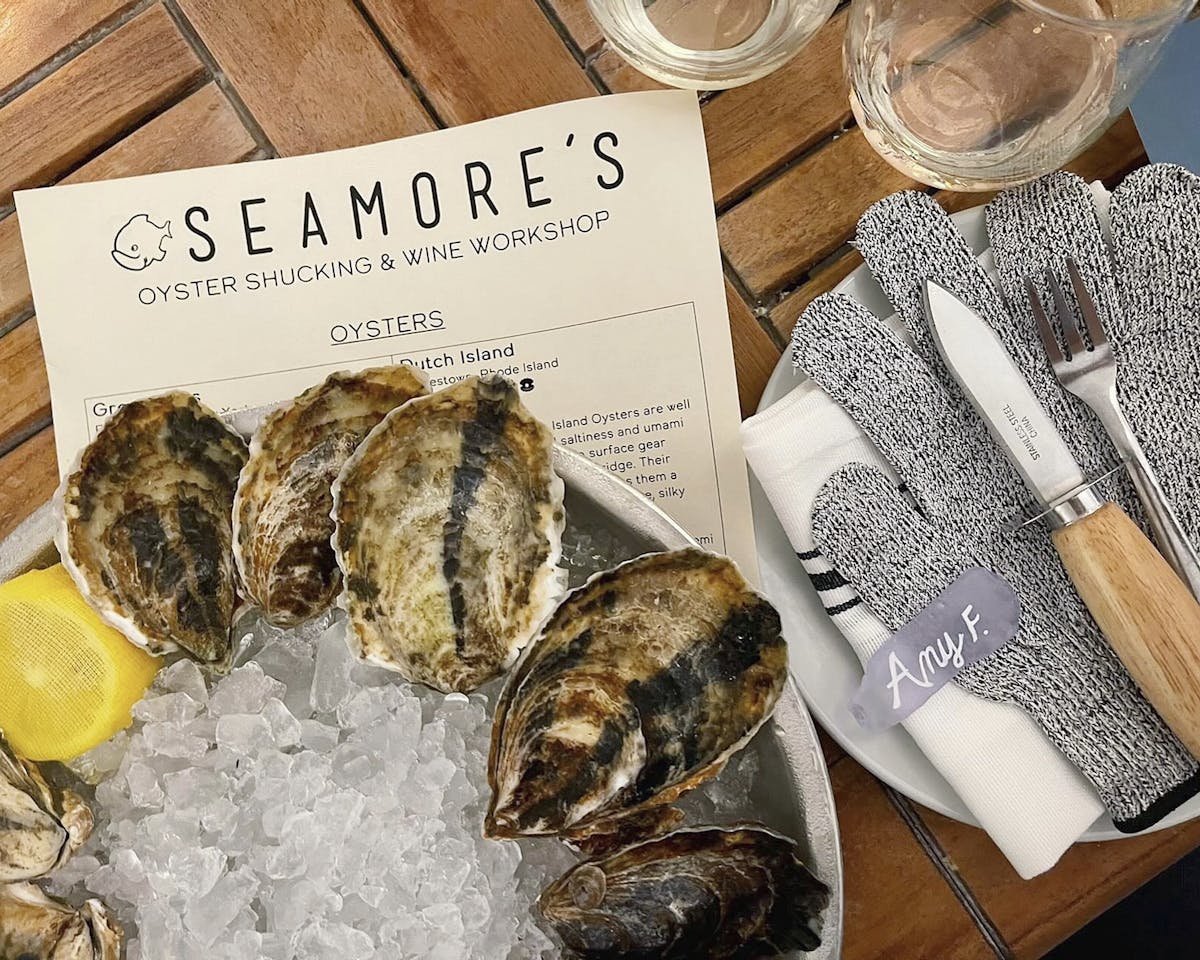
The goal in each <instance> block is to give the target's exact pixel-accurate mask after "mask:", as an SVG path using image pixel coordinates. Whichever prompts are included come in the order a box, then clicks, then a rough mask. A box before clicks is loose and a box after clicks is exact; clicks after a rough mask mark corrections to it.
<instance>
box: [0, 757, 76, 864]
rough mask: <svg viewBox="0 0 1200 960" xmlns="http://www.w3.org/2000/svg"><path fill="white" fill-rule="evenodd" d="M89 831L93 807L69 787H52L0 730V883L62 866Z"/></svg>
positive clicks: (34, 765)
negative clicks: (14, 749) (11, 746)
mask: <svg viewBox="0 0 1200 960" xmlns="http://www.w3.org/2000/svg"><path fill="white" fill-rule="evenodd" d="M91 832H92V813H91V811H90V810H89V809H88V808H87V806H86V805H85V804H84V802H83V801H82V800H80V799H79V797H77V796H76V795H75V794H73V793H71V791H69V790H60V789H57V788H55V787H51V786H50V785H49V784H47V783H46V781H45V780H44V779H43V778H42V774H41V771H40V770H39V769H38V767H37V764H35V763H32V762H30V761H27V760H22V759H21V758H19V757H18V756H17V755H16V754H14V753H13V752H12V750H11V749H10V747H9V746H8V741H7V740H5V739H4V735H3V734H0V885H2V884H5V883H11V882H13V881H15V880H33V879H35V878H37V877H42V876H45V875H46V874H48V873H49V872H50V871H51V870H54V869H55V868H56V867H58V866H61V865H62V864H63V863H64V862H65V861H66V860H67V858H68V857H70V856H71V854H73V853H74V852H75V851H76V850H78V849H79V847H81V846H82V845H83V843H84V841H86V840H87V838H88V836H89V835H90V834H91Z"/></svg>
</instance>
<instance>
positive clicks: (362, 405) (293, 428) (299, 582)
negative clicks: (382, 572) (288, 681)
mask: <svg viewBox="0 0 1200 960" xmlns="http://www.w3.org/2000/svg"><path fill="white" fill-rule="evenodd" d="M426 393H428V391H427V390H426V388H425V384H424V383H423V382H422V381H421V379H420V378H419V377H418V376H417V375H416V374H415V373H414V372H413V370H412V368H411V367H408V366H404V365H400V366H394V367H377V368H375V369H371V370H363V371H361V372H358V373H348V372H342V373H334V374H331V375H330V376H329V377H328V378H327V379H326V380H325V382H324V383H321V384H318V385H317V386H315V387H312V388H311V389H309V390H306V391H305V392H304V393H302V394H300V396H298V397H297V398H296V399H295V400H294V401H292V402H291V403H290V404H288V405H286V406H285V407H283V408H281V409H279V410H277V411H275V412H274V413H272V414H271V415H270V416H268V417H267V418H266V420H264V421H263V423H262V424H261V426H259V428H258V429H257V430H255V431H254V435H253V436H252V437H251V438H250V459H249V460H248V461H247V462H246V465H245V467H243V468H242V473H241V477H240V478H239V480H238V486H237V494H236V495H235V496H234V500H233V554H234V559H235V560H236V562H237V568H238V574H239V576H240V577H241V583H242V587H243V590H244V591H245V593H246V595H247V597H248V598H249V599H250V600H252V601H253V602H254V603H256V604H257V605H258V606H259V607H260V608H261V609H262V611H263V614H264V615H265V616H266V618H267V619H268V620H270V621H271V622H272V623H275V624H277V625H280V626H288V625H291V624H295V623H299V622H301V621H303V620H308V619H309V618H311V617H315V616H316V615H317V614H319V613H322V612H324V611H325V610H326V609H328V608H329V607H330V606H331V605H332V604H333V601H334V599H335V598H336V597H337V593H338V590H339V588H340V586H341V575H340V574H339V572H338V567H337V562H336V560H335V559H334V556H333V547H332V546H331V544H330V540H331V538H332V537H333V519H332V518H331V517H330V512H331V510H332V509H333V493H332V490H331V487H332V486H333V481H334V480H336V479H337V475H338V472H339V471H340V470H341V469H342V466H343V465H344V464H345V462H346V460H347V459H348V458H349V456H350V454H351V453H353V452H354V448H355V447H357V446H358V445H359V443H360V442H362V439H363V437H365V436H366V435H367V433H368V431H370V430H371V428H372V427H374V426H375V425H376V424H377V423H379V421H380V420H382V419H383V417H384V415H385V414H387V413H388V412H389V411H391V410H394V409H395V408H396V407H398V406H400V405H401V404H403V403H405V402H407V401H409V400H411V399H412V398H413V397H418V396H422V395H424V394H426Z"/></svg>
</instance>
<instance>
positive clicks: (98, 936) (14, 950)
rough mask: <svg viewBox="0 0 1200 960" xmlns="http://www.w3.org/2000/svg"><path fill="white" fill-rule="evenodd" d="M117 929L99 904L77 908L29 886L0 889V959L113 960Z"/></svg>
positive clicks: (118, 935)
mask: <svg viewBox="0 0 1200 960" xmlns="http://www.w3.org/2000/svg"><path fill="white" fill-rule="evenodd" d="M120 954H121V928H120V927H119V926H118V925H117V924H116V923H115V922H114V921H113V920H110V919H109V916H108V913H107V911H106V910H105V909H104V905H103V904H102V903H100V901H99V900H89V901H88V902H87V903H85V904H84V905H83V908H82V909H80V910H75V909H74V908H72V907H68V906H67V905H66V904H64V903H59V902H58V901H57V900H51V899H50V898H49V897H48V896H46V895H45V894H44V893H43V892H42V891H41V889H40V888H38V887H36V886H34V885H33V884H32V883H14V884H11V885H9V886H7V887H0V960H117V958H118V957H119V956H120Z"/></svg>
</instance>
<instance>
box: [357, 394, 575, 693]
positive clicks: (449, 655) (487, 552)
mask: <svg viewBox="0 0 1200 960" xmlns="http://www.w3.org/2000/svg"><path fill="white" fill-rule="evenodd" d="M551 446H552V439H551V435H550V432H549V430H547V429H546V427H545V426H544V425H543V424H541V423H539V422H538V421H537V420H536V419H534V417H533V416H532V415H531V414H530V413H529V411H528V410H526V409H525V407H524V406H523V405H522V404H521V401H520V398H519V396H518V394H517V392H516V390H515V389H514V388H513V386H512V384H510V383H509V382H508V381H506V380H503V379H501V378H499V377H493V378H487V379H479V378H475V377H472V378H470V379H468V380H464V381H462V382H460V383H457V384H455V385H454V386H451V387H447V388H446V389H444V390H441V391H439V392H438V393H435V394H433V395H431V396H428V397H421V398H418V399H416V400H413V401H411V402H409V403H407V404H405V405H404V406H403V407H400V408H399V409H397V410H394V411H392V412H391V413H390V414H388V416H387V417H386V418H385V419H384V420H383V422H382V423H380V424H379V425H378V426H377V427H375V429H374V430H372V431H371V432H370V433H369V434H368V435H367V438H366V439H365V440H364V441H363V442H362V444H361V445H360V446H359V448H358V449H357V450H356V451H355V452H354V454H353V456H351V457H350V459H349V460H348V461H347V463H346V466H345V467H344V468H343V470H342V473H341V475H340V476H339V477H338V480H337V482H336V484H335V485H334V518H335V520H336V532H335V533H334V549H335V552H336V554H337V558H338V564H339V566H340V567H341V568H342V573H343V575H344V578H345V585H344V588H343V591H342V595H341V599H340V603H341V605H342V606H343V607H345V609H346V610H347V611H348V612H349V615H350V623H351V627H352V629H351V631H350V633H351V643H352V644H353V645H354V646H356V648H357V652H358V654H359V656H361V657H363V658H365V659H367V660H370V661H372V662H373V663H376V664H379V665H380V666H384V667H388V668H390V669H393V670H397V671H399V672H400V673H401V674H403V676H404V677H405V678H407V679H409V680H412V681H416V682H419V683H424V684H428V685H429V686H431V687H435V688H437V689H439V690H459V691H466V690H473V689H474V688H475V687H477V686H479V685H480V684H481V683H483V682H485V681H487V680H490V679H491V678H492V677H494V676H496V675H497V674H499V673H500V672H501V671H503V670H504V669H506V668H507V667H508V666H509V664H511V663H512V661H513V660H514V659H515V658H516V656H517V654H518V652H519V651H520V650H521V648H522V647H524V646H525V644H526V643H528V642H529V640H530V638H531V637H532V636H533V635H534V634H535V633H536V632H537V629H538V627H539V626H540V625H541V624H542V622H543V621H544V620H545V618H546V617H547V616H548V615H549V613H550V611H551V610H552V609H553V607H554V604H555V603H556V602H557V600H558V597H559V596H560V595H561V592H562V583H563V576H562V571H561V570H560V569H559V566H558V561H559V558H560V555H561V535H562V528H563V520H564V515H563V505H562V499H563V485H562V480H561V479H559V477H558V476H557V475H556V474H555V473H554V470H553V467H552V466H551V461H550V455H551Z"/></svg>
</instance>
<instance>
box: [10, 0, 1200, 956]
mask: <svg viewBox="0 0 1200 960" xmlns="http://www.w3.org/2000/svg"><path fill="white" fill-rule="evenodd" d="M844 20H845V15H844V11H843V12H842V13H839V14H838V15H837V16H835V17H834V18H833V20H832V21H831V22H830V23H829V24H828V25H827V26H826V27H825V28H824V29H823V30H822V31H821V33H820V34H819V35H818V37H817V38H816V40H815V41H814V43H813V44H812V46H811V47H810V48H809V49H808V50H806V51H805V52H804V53H803V54H802V55H801V56H800V57H799V58H797V59H796V60H795V61H793V62H792V63H791V64H790V65H788V66H786V67H784V68H783V69H781V70H780V71H778V72H777V73H775V74H774V75H772V76H770V77H768V78H766V79H764V80H761V81H759V82H757V83H755V84H753V85H751V86H747V87H743V88H741V89H737V90H732V91H728V92H725V93H721V94H718V95H715V96H712V97H710V98H709V99H707V100H706V102H705V104H704V108H703V113H704V122H705V127H706V130H707V135H708V149H709V156H710V161H711V166H712V179H713V193H714V199H715V203H716V209H717V212H718V215H719V224H720V236H721V244H722V248H723V251H724V257H725V271H726V279H727V282H726V293H727V296H728V300H729V314H730V321H729V322H730V326H731V328H732V332H733V343H734V352H735V356H736V360H737V370H738V379H739V387H740V393H741V402H742V409H743V411H745V412H746V413H749V412H750V411H752V410H753V409H754V407H755V405H756V404H757V402H758V398H759V394H760V393H761V391H762V388H763V384H764V383H765V382H766V379H767V376H768V375H769V374H770V372H771V370H772V368H773V367H774V366H775V363H776V361H777V360H778V358H779V355H780V352H781V350H782V348H783V346H784V343H785V340H786V338H787V335H788V332H789V330H790V328H791V326H792V323H793V322H794V321H795V319H796V317H797V316H798V314H799V313H800V311H801V310H802V309H803V308H804V306H805V305H806V304H807V303H808V302H809V301H810V300H811V299H812V298H813V297H814V296H816V295H817V294H819V293H821V292H822V291H825V290H828V289H829V288H830V287H831V286H833V285H834V284H835V283H837V282H838V281H839V280H840V279H841V278H842V277H844V276H845V275H846V274H847V273H848V272H849V271H850V270H851V269H853V268H854V267H855V266H856V265H857V264H858V263H859V262H860V261H859V258H858V256H857V254H855V253H853V252H852V251H851V250H850V249H849V247H848V246H847V239H848V238H849V237H850V235H851V233H852V231H853V228H854V223H855V220H856V219H857V217H858V215H859V214H860V213H861V212H862V210H863V209H864V208H865V207H866V206H867V205H868V204H870V203H871V202H872V201H874V200H876V199H878V198H879V197H881V196H883V195H884V194H887V193H889V192H892V191H894V190H898V189H902V188H905V187H911V186H913V183H912V182H911V181H910V180H908V179H907V178H906V177H905V176H903V175H902V174H900V173H898V172H897V171H895V170H893V169H892V168H891V167H889V166H887V165H886V164H885V163H883V162H882V161H881V160H880V159H878V158H877V157H876V156H875V154H874V153H872V152H871V150H870V148H869V147H868V146H867V144H866V142H865V141H864V139H863V136H862V134H861V133H860V132H859V131H857V130H856V129H854V126H853V121H852V119H851V117H850V113H849V110H848V107H847V100H846V91H845V88H844V83H843V80H842V74H841V51H840V48H841V42H842V33H843V29H844ZM651 86H654V84H653V83H652V81H649V80H647V79H646V78H645V77H642V76H641V75H639V74H638V73H636V72H635V71H634V70H632V69H631V68H630V67H628V66H626V65H625V63H624V62H623V61H621V60H620V59H619V58H618V57H617V56H616V55H615V54H614V53H613V52H612V51H611V50H610V49H608V48H607V47H606V46H605V45H604V43H603V41H602V39H601V37H600V35H599V33H598V32H597V30H596V28H595V26H594V25H593V24H592V22H591V20H590V19H589V17H588V14H587V10H586V7H585V4H584V0H485V2H480V0H424V2H421V0H266V2H264V0H164V2H149V0H141V2H133V0H6V2H5V3H4V4H3V7H2V8H0V536H2V535H4V534H6V533H7V532H8V531H9V530H11V529H12V528H13V527H14V526H15V525H16V524H17V523H18V522H19V521H20V520H21V519H22V518H23V517H24V516H26V515H27V514H28V513H29V512H30V511H31V510H32V509H33V508H34V507H35V506H37V505H38V504H39V503H41V502H42V501H43V500H45V499H46V498H47V497H49V496H50V494H51V493H52V491H53V489H54V486H55V482H56V476H55V458H54V429H53V426H52V424H51V422H50V397H49V392H48V389H47V385H46V374H45V368H44V364H43V360H42V353H41V347H40V343H39V340H38V328H37V319H36V318H35V317H34V316H33V309H32V302H31V300H30V293H29V283H28V279H27V277H26V273H25V265H24V260H23V256H22V252H21V243H20V235H19V231H18V226H17V222H16V217H15V216H14V215H13V214H12V192H13V190H14V189H19V188H22V187H30V186H37V185H42V184H48V183H53V182H56V181H59V180H64V181H82V180H94V179H101V178H105V177H118V176H126V175H131V174H138V173H149V172H153V171H159V170H171V169H178V168H183V167H195V166H204V165H209V164H219V163H232V162H236V161H243V160H255V159H259V158H263V157H273V156H277V155H287V154H298V153H309V152H313V151H317V150H329V149H332V148H335V147H345V146H351V145H355V144H361V143H368V142H371V141H375V140H383V139H387V138H391V137H400V136H404V135H405V134H411V133H417V132H420V131H424V130H429V129H432V128H435V127H442V126H447V125H450V124H458V123H466V122H469V121H472V120H479V119H481V118H484V117H490V116H495V115H497V114H503V113H508V112H511V111H514V110H521V109H525V108H527V107H534V106H539V105H541V104H545V103H550V102H552V101H556V100H566V99H573V98H577V97H590V96H597V95H599V94H603V93H607V92H618V91H625V90H634V89H643V88H647V87H651ZM1143 161H1144V157H1143V154H1142V146H1141V143H1140V141H1139V140H1138V136H1137V132H1136V131H1135V129H1134V127H1133V123H1132V121H1131V120H1130V119H1129V118H1128V117H1125V118H1123V119H1122V120H1121V121H1119V122H1118V123H1117V124H1116V126H1115V127H1113V128H1112V130H1110V131H1109V133H1108V134H1107V135H1106V136H1105V137H1104V138H1103V139H1102V140H1101V141H1100V142H1099V143H1098V144H1096V146H1094V147H1093V148H1092V149H1091V150H1089V151H1088V152H1087V153H1086V154H1085V155H1083V156H1082V157H1080V158H1079V159H1078V160H1077V161H1076V162H1075V163H1074V164H1073V165H1072V166H1073V168H1074V169H1076V170H1077V171H1078V172H1080V173H1082V174H1083V175H1085V176H1087V177H1089V178H1095V177H1102V178H1104V179H1105V180H1108V181H1112V180H1114V179H1118V178H1119V177H1120V175H1121V174H1122V173H1124V172H1125V171H1127V170H1129V169H1130V168H1131V167H1134V166H1136V165H1138V164H1139V163H1142V162H1143ZM938 196H939V199H941V200H942V201H943V202H944V203H945V204H946V206H948V207H951V208H961V207H964V206H969V205H971V204H973V203H975V202H978V200H977V198H976V197H973V196H971V195H962V194H939V195H938ZM100 333H101V331H99V330H98V331H97V334H98V335H100ZM826 758H827V760H828V762H829V764H830V768H831V773H832V777H833V784H834V790H835V793H836V795H837V803H838V814H839V817H840V819H841V826H842V837H843V842H844V844H845V851H844V854H845V864H846V894H847V902H846V930H847V932H846V952H845V955H846V957H847V958H851V960H860V958H861V960H868V958H870V960H876V958H884V957H894V958H898V960H913V958H926V957H927V958H937V960H950V958H990V957H993V956H998V957H1037V956H1040V955H1041V954H1043V953H1044V952H1045V951H1047V950H1048V949H1050V948H1051V947H1052V946H1053V945H1055V944H1057V943H1058V942H1060V941H1061V940H1063V939H1065V938H1066V937H1068V936H1069V935H1070V934H1072V933H1073V932H1074V931H1075V930H1077V929H1078V928H1079V927H1081V926H1083V925H1084V924H1085V923H1087V922H1088V921H1089V920H1090V919H1092V918H1093V917H1095V916H1096V915H1097V914H1099V913H1100V912H1102V911H1103V910H1105V909H1106V908H1107V907H1109V906H1110V905H1112V904H1113V903H1115V902H1116V901H1117V900H1119V899H1120V898H1121V897H1123V896H1125V895H1126V894H1128V893H1129V892H1130V891H1132V890H1133V889H1135V888H1136V887H1138V886H1139V885H1140V884H1142V883H1144V882H1145V881H1146V880H1148V879H1149V878H1150V877H1152V876H1153V875H1154V874H1156V873H1158V872H1159V871H1160V870H1162V869H1164V868H1165V867H1166V866H1168V865H1169V864H1171V863H1172V862H1174V861H1175V860H1176V859H1178V858H1179V857H1180V856H1182V855H1183V854H1184V853H1186V852H1187V851H1189V850H1191V849H1192V848H1193V847H1195V846H1196V845H1197V844H1200V823H1197V824H1195V825H1192V826H1186V827H1182V828H1179V829H1175V830H1168V831H1163V832H1161V833H1156V834H1152V835H1150V836H1147V837H1142V838H1139V839H1133V840H1125V841H1121V842H1116V843H1107V844H1087V845H1079V846H1076V847H1075V848H1073V849H1072V850H1071V851H1070V852H1069V853H1068V854H1067V855H1066V856H1065V857H1064V858H1063V860H1062V862H1061V863H1060V864H1059V865H1058V866H1057V867H1056V868H1055V869H1054V870H1053V871H1051V872H1050V873H1048V874H1046V875H1044V876H1042V877H1039V878H1038V879H1037V880H1035V881H1033V882H1030V883H1023V882H1021V881H1020V880H1019V879H1018V878H1017V876H1016V875H1015V874H1014V873H1013V872H1012V870H1011V869H1010V868H1009V867H1008V865H1007V863H1006V862H1005V860H1004V859H1003V857H1002V856H1001V855H1000V854H999V853H998V852H997V850H996V849H995V847H994V846H993V845H992V844H991V843H990V841H989V840H988V839H987V837H986V836H985V835H984V834H983V833H981V832H980V831H978V830H975V829H972V828H969V827H964V826H962V825H961V824H958V823H954V822H952V821H950V820H946V819H944V818H942V817H940V816H937V815H936V814H933V813H931V812H930V811H928V810H925V809H922V808H919V807H916V806H914V805H913V804H912V803H910V802H909V801H907V800H905V799H904V798H903V797H900V796H898V795H897V794H895V793H894V792H892V791H891V790H889V789H887V788H885V787H883V786H882V785H881V784H879V783H878V782H877V781H876V780H874V779H873V778H872V777H871V776H870V775H869V774H867V773H866V772H865V771H864V770H863V769H862V768H861V767H859V766H858V765H857V764H856V763H854V762H853V761H852V760H850V759H849V758H847V757H846V756H844V755H843V753H842V751H841V750H840V749H838V748H837V747H836V746H834V745H832V743H828V742H827V746H826ZM163 960H166V958H163Z"/></svg>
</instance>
